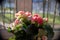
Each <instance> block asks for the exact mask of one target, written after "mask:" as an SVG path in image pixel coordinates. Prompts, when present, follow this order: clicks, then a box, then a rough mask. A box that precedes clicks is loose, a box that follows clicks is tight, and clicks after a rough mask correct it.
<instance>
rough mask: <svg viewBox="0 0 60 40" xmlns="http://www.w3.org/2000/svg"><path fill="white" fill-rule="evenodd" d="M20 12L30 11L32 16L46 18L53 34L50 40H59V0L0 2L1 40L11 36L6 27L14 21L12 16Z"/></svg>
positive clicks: (7, 0) (8, 0)
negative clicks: (35, 14) (36, 15)
mask: <svg viewBox="0 0 60 40" xmlns="http://www.w3.org/2000/svg"><path fill="white" fill-rule="evenodd" d="M20 10H21V11H30V12H31V13H32V14H34V13H38V14H39V15H40V16H42V17H43V18H44V17H47V18H48V20H49V21H48V22H49V23H50V24H51V26H52V28H53V29H54V33H55V35H54V37H53V39H52V40H60V39H59V37H60V34H59V33H60V0H0V35H1V39H2V40H7V39H8V38H9V37H10V36H12V34H11V33H8V32H7V31H6V27H8V26H9V24H11V23H12V22H13V21H14V20H15V18H14V16H15V15H14V14H15V13H16V12H18V11H20Z"/></svg>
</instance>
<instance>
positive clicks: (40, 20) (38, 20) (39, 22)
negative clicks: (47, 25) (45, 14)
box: [32, 14, 43, 24]
mask: <svg viewBox="0 0 60 40" xmlns="http://www.w3.org/2000/svg"><path fill="white" fill-rule="evenodd" d="M32 21H33V22H37V23H38V24H42V23H43V19H42V17H39V16H38V15H37V14H35V15H34V16H33V17H32Z"/></svg>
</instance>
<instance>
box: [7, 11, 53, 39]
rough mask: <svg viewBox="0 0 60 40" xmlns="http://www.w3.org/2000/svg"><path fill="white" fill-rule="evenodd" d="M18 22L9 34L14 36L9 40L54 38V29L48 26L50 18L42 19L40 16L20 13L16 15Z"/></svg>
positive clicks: (9, 29) (10, 29)
mask: <svg viewBox="0 0 60 40" xmlns="http://www.w3.org/2000/svg"><path fill="white" fill-rule="evenodd" d="M15 18H16V20H15V21H14V22H13V23H12V27H11V26H9V27H8V28H7V30H8V32H11V33H13V34H14V36H13V37H11V38H9V40H47V39H48V37H49V35H50V37H53V34H54V32H53V28H52V27H51V26H50V24H48V18H42V17H41V16H40V15H38V14H34V15H32V14H31V13H30V12H24V11H19V12H18V13H16V14H15Z"/></svg>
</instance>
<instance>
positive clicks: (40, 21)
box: [14, 11, 48, 25]
mask: <svg viewBox="0 0 60 40" xmlns="http://www.w3.org/2000/svg"><path fill="white" fill-rule="evenodd" d="M15 18H16V20H15V22H14V23H15V25H16V24H18V23H19V22H20V19H21V18H26V19H27V20H30V21H31V22H32V23H33V22H37V23H38V24H43V22H44V21H46V22H47V21H48V19H47V18H42V17H41V16H40V15H38V14H34V15H32V14H31V13H30V12H28V11H27V12H24V11H19V12H18V13H16V14H15Z"/></svg>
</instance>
